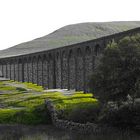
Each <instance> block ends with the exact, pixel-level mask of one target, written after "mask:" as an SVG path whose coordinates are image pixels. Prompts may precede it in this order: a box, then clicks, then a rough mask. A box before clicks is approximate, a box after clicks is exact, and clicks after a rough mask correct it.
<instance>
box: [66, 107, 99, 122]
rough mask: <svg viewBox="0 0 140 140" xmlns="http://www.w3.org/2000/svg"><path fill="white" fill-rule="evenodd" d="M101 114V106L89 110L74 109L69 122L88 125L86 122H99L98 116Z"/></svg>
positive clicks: (88, 108)
mask: <svg viewBox="0 0 140 140" xmlns="http://www.w3.org/2000/svg"><path fill="white" fill-rule="evenodd" d="M99 112H100V108H99V106H95V107H93V106H92V107H87V108H75V109H73V110H72V111H71V112H70V114H69V116H68V120H71V121H74V122H78V123H86V122H94V123H95V122H97V120H98V115H99Z"/></svg>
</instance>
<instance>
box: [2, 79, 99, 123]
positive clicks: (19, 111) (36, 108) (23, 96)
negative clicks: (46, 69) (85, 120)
mask: <svg viewBox="0 0 140 140" xmlns="http://www.w3.org/2000/svg"><path fill="white" fill-rule="evenodd" d="M15 83H16V86H12V85H14V84H15ZM18 84H19V85H20V84H21V83H19V82H13V81H0V123H22V124H44V123H46V124H48V123H51V119H50V116H49V112H48V111H47V109H46V106H45V104H44V102H45V100H46V99H51V100H52V101H53V103H54V105H55V107H56V108H57V110H58V112H61V111H62V112H63V116H64V117H65V118H67V116H69V114H70V112H71V111H72V110H74V109H76V108H80V109H85V108H92V107H95V106H96V105H97V104H98V102H97V100H96V99H94V98H92V94H84V93H83V92H76V93H74V94H72V95H67V96H66V95H63V94H62V93H60V92H49V93H48V92H44V90H43V88H42V87H41V86H37V85H35V84H31V83H23V84H22V85H23V87H20V86H19V87H18Z"/></svg>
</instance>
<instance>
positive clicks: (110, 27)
mask: <svg viewBox="0 0 140 140" xmlns="http://www.w3.org/2000/svg"><path fill="white" fill-rule="evenodd" d="M137 27H140V21H120V22H93V23H92V22H91V23H79V24H72V25H67V26H64V27H62V28H60V29H58V30H56V31H54V32H52V33H50V34H48V35H46V36H44V37H41V38H37V39H35V40H32V41H29V42H25V43H21V44H19V45H16V46H13V47H11V48H8V49H5V50H2V51H0V58H2V57H10V56H17V55H22V54H29V53H34V52H38V51H44V50H50V49H54V48H59V47H63V46H66V45H72V44H76V43H80V42H84V41H88V40H92V39H96V38H100V37H103V36H108V35H111V34H114V33H119V32H123V31H127V30H130V29H133V28H137ZM7 41H8V40H7Z"/></svg>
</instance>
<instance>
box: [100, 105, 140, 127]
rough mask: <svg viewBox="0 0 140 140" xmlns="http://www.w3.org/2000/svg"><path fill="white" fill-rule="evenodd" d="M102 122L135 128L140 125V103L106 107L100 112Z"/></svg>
mask: <svg viewBox="0 0 140 140" xmlns="http://www.w3.org/2000/svg"><path fill="white" fill-rule="evenodd" d="M99 122H100V123H103V124H108V125H111V126H115V127H121V128H122V127H123V128H133V129H135V128H136V126H140V105H135V106H132V105H130V104H128V105H123V106H121V107H120V108H119V109H109V108H108V109H107V108H106V109H105V110H104V111H103V112H102V113H101V114H100V119H99Z"/></svg>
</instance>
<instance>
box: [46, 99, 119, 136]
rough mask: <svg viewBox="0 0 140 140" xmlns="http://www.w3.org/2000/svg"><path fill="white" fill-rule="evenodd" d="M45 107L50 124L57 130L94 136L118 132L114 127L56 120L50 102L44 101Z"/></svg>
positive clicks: (54, 111) (53, 108)
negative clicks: (49, 117)
mask: <svg viewBox="0 0 140 140" xmlns="http://www.w3.org/2000/svg"><path fill="white" fill-rule="evenodd" d="M45 105H46V107H47V109H48V111H49V112H50V116H51V119H52V123H53V125H54V126H55V127H57V128H59V129H64V130H69V131H74V132H76V133H82V134H90V133H92V134H94V135H97V134H98V135H99V134H107V133H108V134H110V133H117V132H119V130H118V129H117V128H114V127H108V126H105V125H102V126H101V125H100V126H99V125H97V124H94V123H89V122H87V123H85V124H82V123H76V122H72V121H68V120H62V119H59V118H58V115H57V111H56V109H55V107H54V105H53V103H52V102H51V100H46V101H45Z"/></svg>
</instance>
